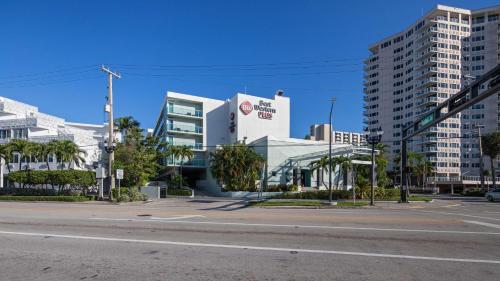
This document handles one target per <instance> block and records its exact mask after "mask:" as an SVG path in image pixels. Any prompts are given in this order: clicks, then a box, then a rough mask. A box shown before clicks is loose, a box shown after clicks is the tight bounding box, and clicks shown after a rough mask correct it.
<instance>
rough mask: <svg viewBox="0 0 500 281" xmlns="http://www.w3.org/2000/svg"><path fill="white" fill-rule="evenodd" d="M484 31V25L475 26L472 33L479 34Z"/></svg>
mask: <svg viewBox="0 0 500 281" xmlns="http://www.w3.org/2000/svg"><path fill="white" fill-rule="evenodd" d="M482 30H484V25H481V26H475V27H473V28H472V32H478V31H482Z"/></svg>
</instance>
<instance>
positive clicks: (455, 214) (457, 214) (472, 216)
mask: <svg viewBox="0 0 500 281" xmlns="http://www.w3.org/2000/svg"><path fill="white" fill-rule="evenodd" d="M419 212H424V213H434V214H441V215H454V216H462V217H469V218H476V219H485V220H494V221H500V219H499V218H490V217H481V216H474V215H469V214H460V213H447V212H438V211H423V210H419Z"/></svg>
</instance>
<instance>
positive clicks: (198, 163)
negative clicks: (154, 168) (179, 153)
mask: <svg viewBox="0 0 500 281" xmlns="http://www.w3.org/2000/svg"><path fill="white" fill-rule="evenodd" d="M174 164H175V165H176V166H180V165H181V160H180V159H176V160H175V161H172V159H171V158H169V159H168V161H167V165H170V166H172V165H174ZM206 165H207V163H206V161H205V159H192V160H187V159H184V161H182V166H183V167H205V166H206Z"/></svg>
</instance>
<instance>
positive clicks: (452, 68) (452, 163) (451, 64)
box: [364, 5, 500, 177]
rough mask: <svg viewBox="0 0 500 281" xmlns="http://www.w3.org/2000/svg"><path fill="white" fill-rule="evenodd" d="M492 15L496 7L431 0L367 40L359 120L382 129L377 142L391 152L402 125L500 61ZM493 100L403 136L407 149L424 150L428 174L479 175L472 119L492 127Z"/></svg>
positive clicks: (498, 24) (498, 25) (499, 26)
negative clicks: (401, 24) (407, 20)
mask: <svg viewBox="0 0 500 281" xmlns="http://www.w3.org/2000/svg"><path fill="white" fill-rule="evenodd" d="M499 14H500V6H495V7H491V8H485V9H481V10H467V9H461V8H454V7H448V6H443V5H437V6H436V8H434V9H432V10H431V11H430V12H428V13H427V14H426V15H424V16H423V17H421V18H420V19H418V20H417V21H415V23H414V24H412V25H410V26H409V27H407V28H405V29H404V30H403V31H401V32H399V33H396V34H394V35H392V36H389V37H387V38H384V39H383V40H380V41H379V42H376V43H375V44H373V45H371V46H370V47H369V51H370V56H369V57H368V58H367V59H366V60H365V89H364V92H365V97H364V101H365V103H364V108H365V110H364V116H365V119H364V122H365V124H366V129H367V130H369V131H376V130H379V129H382V130H383V131H384V132H385V133H384V135H383V137H382V141H383V142H384V143H385V144H387V145H388V146H389V153H390V154H391V155H392V156H395V155H397V154H399V153H400V152H401V151H400V150H401V142H400V139H401V128H402V126H404V125H405V124H408V123H411V122H413V121H414V120H415V119H416V118H419V117H422V116H423V115H424V114H425V113H427V112H429V111H430V110H432V109H433V108H434V107H436V106H437V105H438V104H439V103H441V102H443V101H445V100H446V99H447V98H449V97H450V96H452V95H454V94H455V93H457V92H458V91H460V89H462V88H463V87H464V86H466V85H467V84H468V83H471V82H472V80H473V79H474V78H475V77H476V76H479V75H481V74H483V73H485V72H487V71H488V70H490V69H491V68H493V67H494V66H496V65H497V64H498V63H499V62H500V21H499ZM499 100H500V98H499V97H497V96H494V97H490V98H488V99H486V100H484V101H482V102H481V103H478V104H476V105H474V106H473V107H471V108H470V109H468V110H465V111H463V112H461V113H459V114H457V115H456V116H453V118H449V119H447V120H446V121H444V122H442V123H440V124H438V126H435V127H433V128H430V129H429V130H428V131H427V132H425V133H422V134H421V135H420V136H418V137H416V138H414V139H413V140H411V141H410V142H409V144H408V148H409V150H412V151H414V152H417V153H422V154H424V155H425V157H426V159H428V160H429V161H430V162H431V163H432V165H433V166H434V167H435V168H436V174H435V176H438V177H458V176H461V175H479V149H478V147H479V145H478V138H477V137H476V136H477V133H476V130H477V129H476V125H478V124H481V125H484V126H485V128H484V129H483V132H491V131H494V130H498V129H499V124H500V123H499V121H500V117H499V116H500V115H499V109H500V107H499V105H498V101H499ZM486 162H489V161H485V163H486ZM391 165H394V163H391ZM486 167H488V166H487V165H486Z"/></svg>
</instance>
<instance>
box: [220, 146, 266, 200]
mask: <svg viewBox="0 0 500 281" xmlns="http://www.w3.org/2000/svg"><path fill="white" fill-rule="evenodd" d="M263 163H264V159H263V158H262V156H260V155H259V154H257V153H255V151H253V150H252V149H251V148H249V147H248V146H247V145H245V144H241V143H240V144H235V145H223V146H222V147H220V148H218V149H217V150H215V151H214V152H211V153H210V171H211V173H212V175H213V177H214V178H215V179H216V180H217V182H218V183H219V184H220V185H221V186H222V187H223V188H224V189H226V190H244V191H251V190H254V189H255V182H256V181H257V179H259V174H260V171H261V169H262V164H263Z"/></svg>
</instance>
